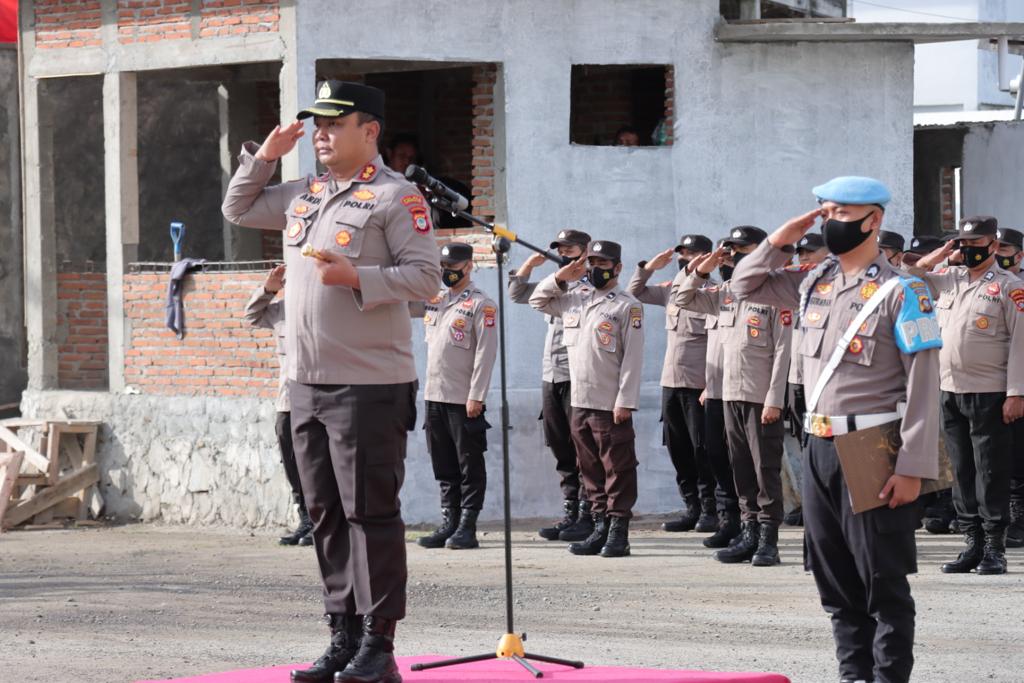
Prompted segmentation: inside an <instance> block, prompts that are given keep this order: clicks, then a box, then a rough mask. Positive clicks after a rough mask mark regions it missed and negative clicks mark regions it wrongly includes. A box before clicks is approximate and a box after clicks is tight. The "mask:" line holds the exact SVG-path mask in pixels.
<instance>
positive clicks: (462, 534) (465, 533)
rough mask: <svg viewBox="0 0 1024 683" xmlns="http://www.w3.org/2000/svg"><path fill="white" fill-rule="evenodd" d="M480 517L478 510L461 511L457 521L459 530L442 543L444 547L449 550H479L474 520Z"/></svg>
mask: <svg viewBox="0 0 1024 683" xmlns="http://www.w3.org/2000/svg"><path fill="white" fill-rule="evenodd" d="M479 515H480V511H479V510H469V509H465V508H464V509H463V510H462V517H461V518H460V519H459V528H458V529H456V530H455V533H454V534H452V535H451V538H449V539H448V540H447V541H445V542H444V547H445V548H448V549H449V550H469V549H470V548H479V547H480V542H479V541H477V540H476V518H477V517H478V516H479Z"/></svg>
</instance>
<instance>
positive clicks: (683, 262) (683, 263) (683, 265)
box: [676, 258, 690, 272]
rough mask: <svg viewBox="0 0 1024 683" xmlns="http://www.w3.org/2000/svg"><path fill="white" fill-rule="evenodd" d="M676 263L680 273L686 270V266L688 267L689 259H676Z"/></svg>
mask: <svg viewBox="0 0 1024 683" xmlns="http://www.w3.org/2000/svg"><path fill="white" fill-rule="evenodd" d="M676 263H677V264H678V265H679V270H680V272H681V271H684V270H686V266H688V265H690V259H688V258H677V259H676Z"/></svg>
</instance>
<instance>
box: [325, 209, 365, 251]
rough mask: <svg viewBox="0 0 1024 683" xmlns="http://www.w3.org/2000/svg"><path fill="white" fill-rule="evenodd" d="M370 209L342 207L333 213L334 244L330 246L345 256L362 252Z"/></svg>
mask: <svg viewBox="0 0 1024 683" xmlns="http://www.w3.org/2000/svg"><path fill="white" fill-rule="evenodd" d="M369 218H370V211H364V210H361V209H342V210H340V211H338V212H337V213H336V214H335V215H334V238H333V239H334V244H332V245H331V248H332V249H333V250H335V251H338V252H340V253H342V254H344V255H345V256H351V257H356V256H359V254H360V253H362V250H363V242H364V241H365V239H366V228H365V227H364V226H365V225H366V221H367V220H368V219H369Z"/></svg>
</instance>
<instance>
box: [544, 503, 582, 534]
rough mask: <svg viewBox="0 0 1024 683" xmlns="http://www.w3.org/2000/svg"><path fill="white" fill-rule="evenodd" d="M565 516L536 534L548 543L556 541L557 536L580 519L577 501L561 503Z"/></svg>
mask: <svg viewBox="0 0 1024 683" xmlns="http://www.w3.org/2000/svg"><path fill="white" fill-rule="evenodd" d="M562 509H563V510H565V516H564V517H562V519H561V520H559V521H557V522H555V523H554V524H552V525H551V526H546V527H544V528H543V529H541V530H540V531H538V532H537V533H538V534H539V535H540V537H541V538H543V539H545V540H548V541H557V540H558V535H559V534H560V533H562V532H563V531H565V530H566V529H568V528H569V527H571V526H572V525H573V524H575V523H576V520H578V519H579V518H580V502H579V501H578V500H566V501H565V502H563V503H562Z"/></svg>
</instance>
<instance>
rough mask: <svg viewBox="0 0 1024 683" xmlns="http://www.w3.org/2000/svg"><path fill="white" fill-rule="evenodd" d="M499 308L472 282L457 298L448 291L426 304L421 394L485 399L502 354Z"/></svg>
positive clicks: (435, 397) (449, 399) (432, 397)
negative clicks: (499, 333)
mask: <svg viewBox="0 0 1024 683" xmlns="http://www.w3.org/2000/svg"><path fill="white" fill-rule="evenodd" d="M497 311H498V308H497V306H496V305H495V303H494V301H492V300H491V299H489V298H487V295H486V294H484V293H483V291H481V290H480V289H477V287H476V286H475V285H474V284H473V283H472V282H470V283H469V285H468V286H467V287H466V289H465V290H463V291H462V292H460V293H459V294H458V295H456V296H454V297H453V296H452V292H451V290H450V289H445V290H444V291H442V292H440V293H439V294H438V295H437V296H435V297H434V298H433V299H431V300H430V301H428V302H427V304H426V307H425V310H424V314H423V329H424V331H425V333H426V340H427V381H426V384H425V386H424V388H423V398H425V399H426V400H428V401H436V402H438V403H456V404H465V403H466V401H467V400H469V399H472V400H474V401H480V402H481V403H483V402H484V400H485V399H486V398H487V389H488V387H490V385H491V372H492V371H493V370H494V359H495V358H496V357H497V355H498V328H497V324H498V323H497Z"/></svg>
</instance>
